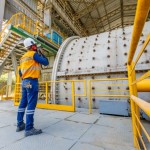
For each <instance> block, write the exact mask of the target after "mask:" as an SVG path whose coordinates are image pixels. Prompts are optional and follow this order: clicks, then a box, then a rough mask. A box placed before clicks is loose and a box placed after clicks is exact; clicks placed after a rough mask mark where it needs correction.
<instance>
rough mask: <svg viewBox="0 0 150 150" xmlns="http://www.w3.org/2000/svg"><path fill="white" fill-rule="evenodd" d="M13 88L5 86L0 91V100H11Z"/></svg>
mask: <svg viewBox="0 0 150 150" xmlns="http://www.w3.org/2000/svg"><path fill="white" fill-rule="evenodd" d="M13 87H14V85H5V86H3V87H2V88H1V89H0V100H13V98H14V95H13V94H14V91H13Z"/></svg>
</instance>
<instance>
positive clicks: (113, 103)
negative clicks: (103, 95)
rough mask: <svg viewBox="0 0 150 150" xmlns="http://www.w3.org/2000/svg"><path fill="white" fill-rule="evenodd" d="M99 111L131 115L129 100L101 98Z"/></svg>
mask: <svg viewBox="0 0 150 150" xmlns="http://www.w3.org/2000/svg"><path fill="white" fill-rule="evenodd" d="M99 112H100V113H101V114H109V115H119V116H129V103H128V101H127V100H100V101H99Z"/></svg>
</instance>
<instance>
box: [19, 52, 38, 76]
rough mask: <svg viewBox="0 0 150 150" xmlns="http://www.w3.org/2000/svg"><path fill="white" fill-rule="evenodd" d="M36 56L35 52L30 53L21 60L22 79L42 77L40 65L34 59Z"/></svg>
mask: <svg viewBox="0 0 150 150" xmlns="http://www.w3.org/2000/svg"><path fill="white" fill-rule="evenodd" d="M34 54H35V51H28V52H26V53H25V54H24V55H23V56H22V57H21V59H20V68H21V73H22V79H25V78H39V77H40V64H39V63H38V62H36V61H35V60H34V59H33V56H34Z"/></svg>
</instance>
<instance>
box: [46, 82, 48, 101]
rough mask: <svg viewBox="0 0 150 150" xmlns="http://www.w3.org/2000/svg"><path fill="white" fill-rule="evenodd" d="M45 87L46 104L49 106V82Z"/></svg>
mask: <svg viewBox="0 0 150 150" xmlns="http://www.w3.org/2000/svg"><path fill="white" fill-rule="evenodd" d="M45 87H46V91H45V92H46V104H48V82H46V83H45Z"/></svg>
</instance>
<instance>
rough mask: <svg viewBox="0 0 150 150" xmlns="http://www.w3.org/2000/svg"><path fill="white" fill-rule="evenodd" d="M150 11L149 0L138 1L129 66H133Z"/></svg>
mask: <svg viewBox="0 0 150 150" xmlns="http://www.w3.org/2000/svg"><path fill="white" fill-rule="evenodd" d="M149 9H150V1H149V0H138V5H137V10H136V15H135V20H134V27H133V34H132V40H131V46H130V51H129V56H128V64H131V62H132V60H133V56H134V54H135V51H136V48H137V45H138V42H139V39H140V36H141V33H142V30H143V27H144V24H145V21H146V18H147V15H148V12H149Z"/></svg>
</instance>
